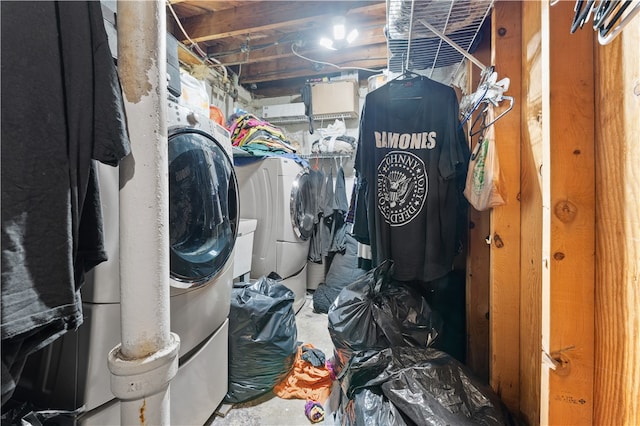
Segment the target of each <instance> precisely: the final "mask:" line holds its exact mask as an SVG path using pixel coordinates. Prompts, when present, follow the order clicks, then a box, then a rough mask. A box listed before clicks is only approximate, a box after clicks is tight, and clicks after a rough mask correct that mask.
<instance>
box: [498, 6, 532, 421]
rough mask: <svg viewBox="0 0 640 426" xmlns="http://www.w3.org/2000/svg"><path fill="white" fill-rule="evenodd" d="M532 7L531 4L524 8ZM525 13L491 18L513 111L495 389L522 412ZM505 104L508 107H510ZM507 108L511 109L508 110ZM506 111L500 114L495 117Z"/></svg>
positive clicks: (502, 211)
mask: <svg viewBox="0 0 640 426" xmlns="http://www.w3.org/2000/svg"><path fill="white" fill-rule="evenodd" d="M525 3H529V2H525ZM521 7H522V4H521V3H520V2H516V1H497V2H496V3H495V6H494V10H493V16H492V55H493V57H492V60H491V63H492V64H494V65H495V66H496V71H497V73H498V78H503V77H509V78H510V79H511V85H510V87H509V90H508V91H507V93H506V94H507V95H509V96H513V97H514V98H515V103H514V108H513V110H511V111H510V112H509V113H508V114H507V115H505V116H504V117H502V118H501V119H500V120H499V121H497V122H496V123H495V124H494V125H493V126H494V135H495V141H496V147H497V152H498V155H499V157H500V169H501V173H502V175H503V176H504V180H505V183H506V192H507V194H506V198H507V204H506V205H504V206H500V207H497V208H494V209H493V210H492V212H491V231H490V235H491V248H490V253H491V264H490V295H489V298H490V313H489V320H490V357H489V359H490V384H491V386H492V388H493V389H494V390H495V391H496V392H497V393H498V394H499V395H500V396H501V397H502V400H503V401H504V402H505V403H506V404H507V406H508V407H509V408H510V409H511V410H513V411H515V412H518V411H519V408H520V407H519V401H520V389H519V383H520V350H521V348H520V347H519V342H520V306H519V304H520V208H521V206H520V128H521V121H520V111H521V107H522V106H523V105H524V103H525V102H526V99H524V98H523V97H522V95H521V92H520V86H521V81H520V75H521V68H522V64H521V58H522V55H521V54H520V51H521V37H522V35H521V30H520V28H521ZM505 103H506V102H505ZM505 107H506V106H505ZM500 111H501V110H496V115H497V114H499V113H500Z"/></svg>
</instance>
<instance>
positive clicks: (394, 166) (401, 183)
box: [377, 151, 428, 226]
mask: <svg viewBox="0 0 640 426" xmlns="http://www.w3.org/2000/svg"><path fill="white" fill-rule="evenodd" d="M377 172H378V173H377V174H378V185H377V191H378V197H377V203H378V210H380V213H381V214H382V216H383V217H384V219H385V221H386V222H387V223H388V224H389V225H391V226H402V225H405V224H407V223H409V222H411V221H412V220H413V219H414V218H415V217H416V216H417V215H418V214H419V213H420V211H421V210H422V208H423V206H424V204H425V200H426V199H427V191H428V185H427V183H428V178H427V171H426V168H425V166H424V162H423V161H422V159H421V158H420V157H418V156H417V155H415V154H413V153H411V152H407V151H391V152H388V153H387V154H386V155H385V156H384V158H383V159H382V161H381V162H380V164H379V165H378V170H377Z"/></svg>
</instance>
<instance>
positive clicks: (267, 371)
mask: <svg viewBox="0 0 640 426" xmlns="http://www.w3.org/2000/svg"><path fill="white" fill-rule="evenodd" d="M294 298H295V296H294V294H293V292H292V291H291V290H289V289H288V288H287V287H285V286H284V285H283V284H280V283H279V282H277V281H276V280H273V279H271V278H267V277H264V276H263V277H261V278H260V279H258V280H257V281H256V282H255V283H253V284H251V285H246V284H244V285H243V286H242V287H238V288H234V289H233V293H232V297H231V311H230V313H229V390H228V391H227V395H226V396H225V398H224V401H225V402H226V403H234V404H235V403H239V402H245V401H248V400H250V399H253V398H256V397H258V396H260V395H262V394H264V393H266V392H269V391H271V390H272V389H273V387H274V386H275V385H276V384H277V383H278V382H280V381H281V380H282V379H284V378H285V377H286V376H287V375H288V374H289V372H290V370H291V368H292V367H293V361H294V359H295V354H296V351H297V339H298V331H297V328H296V317H295V313H294V311H293V301H294Z"/></svg>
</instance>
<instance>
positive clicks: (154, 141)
mask: <svg viewBox="0 0 640 426" xmlns="http://www.w3.org/2000/svg"><path fill="white" fill-rule="evenodd" d="M117 6H118V73H119V75H120V79H121V83H122V89H123V94H124V98H125V109H126V113H127V122H128V126H129V136H130V139H131V150H132V154H131V155H130V156H129V157H127V158H126V159H125V160H124V161H123V162H122V163H121V165H120V187H121V189H120V299H121V305H120V307H121V314H120V315H121V333H122V343H121V344H120V345H118V346H117V347H115V348H114V349H113V350H112V351H111V352H110V353H109V359H108V362H109V369H110V371H111V390H112V392H113V394H114V395H115V396H116V397H118V398H119V399H120V400H121V401H122V402H121V405H120V407H121V408H120V413H121V424H123V425H133V424H152V425H165V424H169V417H170V416H169V412H170V407H169V382H170V381H171V379H172V378H173V377H174V376H175V374H176V372H177V369H178V349H179V346H180V339H179V338H178V337H177V336H176V335H174V334H172V333H170V322H169V229H168V222H169V201H168V200H169V195H168V190H169V184H168V159H167V157H168V153H167V131H166V108H167V106H166V99H167V83H166V19H165V13H166V12H165V5H164V2H163V1H157V0H156V1H118V4H117Z"/></svg>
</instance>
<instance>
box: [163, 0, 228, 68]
mask: <svg viewBox="0 0 640 426" xmlns="http://www.w3.org/2000/svg"><path fill="white" fill-rule="evenodd" d="M167 6H169V10H170V11H171V14H172V15H173V19H175V21H176V24H178V27H179V28H180V31H182V34H184V36H185V37H186V38H187V40H189V43H191V46H193V47H194V48H195V49H196V51H197V52H198V53H199V54H200V56H202V57H203V58H204V60H205V61H206V62H208V63H209V64H211V65H213V66H214V67H220V68H222V71H223V73H224V80H225V81H226V80H228V78H229V76H228V74H227V67H225V66H224V65H223V64H222V62H220V61H218V60H217V59H216V58H209V57H208V55H207V53H206V52H205V51H203V50H202V49H201V48H200V46H198V43H196V42H195V41H193V40H192V39H191V37H189V34H187V31H186V30H185V29H184V27H183V26H182V23H181V22H180V19H178V15H177V14H176V12H175V10H173V6H172V5H171V2H170V1H169V0H167Z"/></svg>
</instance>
